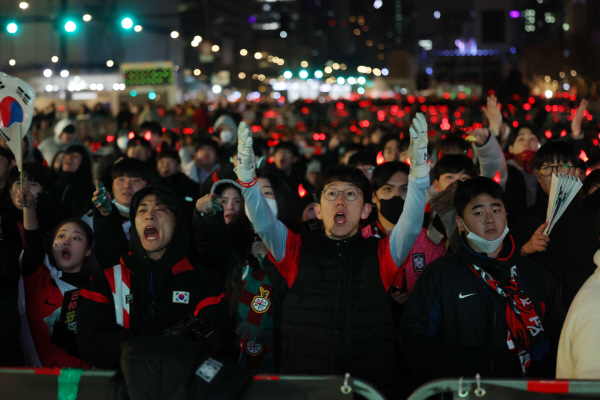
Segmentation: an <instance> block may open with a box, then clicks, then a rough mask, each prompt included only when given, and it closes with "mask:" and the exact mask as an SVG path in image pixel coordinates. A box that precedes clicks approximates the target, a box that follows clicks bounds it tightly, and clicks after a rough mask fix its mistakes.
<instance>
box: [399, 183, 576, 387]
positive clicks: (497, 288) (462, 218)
mask: <svg viewBox="0 0 600 400" xmlns="http://www.w3.org/2000/svg"><path fill="white" fill-rule="evenodd" d="M503 197H504V192H503V190H502V188H501V187H500V185H498V184H497V183H495V182H494V181H493V180H491V179H489V178H485V177H477V178H473V179H469V180H467V181H465V182H462V183H460V182H459V183H458V184H457V189H456V192H455V194H454V205H455V207H456V210H457V212H458V216H457V217H456V223H457V225H458V229H459V231H460V238H459V243H460V247H459V251H458V252H457V253H455V254H452V253H451V254H447V255H445V256H444V257H441V258H439V259H437V260H436V261H434V262H433V263H431V264H430V265H429V266H428V267H427V268H426V269H425V271H424V272H423V274H421V276H420V277H419V280H418V281H417V283H416V285H415V287H414V290H413V292H412V295H411V296H410V298H409V300H408V302H407V304H406V307H405V310H404V314H403V316H402V320H401V322H400V335H401V338H402V346H403V353H404V356H405V358H406V361H407V363H408V365H410V366H411V367H412V368H413V372H415V375H416V376H419V377H422V378H423V379H426V380H431V379H437V378H441V377H446V378H447V377H453V376H456V377H458V376H474V375H475V374H477V373H479V374H481V376H482V377H485V378H491V377H494V378H500V377H502V378H517V377H538V378H553V377H554V369H555V367H556V350H557V346H558V339H559V336H560V330H561V327H562V323H563V321H564V317H565V309H564V306H563V303H562V300H561V298H560V296H559V294H558V286H557V284H556V282H555V280H554V279H553V277H552V276H551V275H550V274H549V273H547V272H546V271H545V270H544V269H543V268H542V266H540V265H539V264H537V263H535V262H532V261H531V260H529V259H527V258H526V257H523V256H521V255H520V254H519V251H518V249H515V244H514V240H513V238H512V236H511V235H510V234H509V230H508V228H507V225H506V210H505V208H504V202H503Z"/></svg>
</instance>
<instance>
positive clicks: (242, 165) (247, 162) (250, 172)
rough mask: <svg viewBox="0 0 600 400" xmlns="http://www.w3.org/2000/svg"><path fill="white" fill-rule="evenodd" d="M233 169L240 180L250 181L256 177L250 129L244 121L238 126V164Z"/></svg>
mask: <svg viewBox="0 0 600 400" xmlns="http://www.w3.org/2000/svg"><path fill="white" fill-rule="evenodd" d="M234 171H235V173H236V174H237V177H238V179H239V180H240V181H241V182H250V181H252V180H253V179H254V178H255V177H256V169H255V168H254V151H253V150H252V131H251V130H250V127H249V126H248V125H246V123H245V122H242V123H240V126H239V127H238V166H237V167H235V169H234Z"/></svg>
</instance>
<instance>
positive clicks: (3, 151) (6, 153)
mask: <svg viewBox="0 0 600 400" xmlns="http://www.w3.org/2000/svg"><path fill="white" fill-rule="evenodd" d="M0 156H1V157H4V158H6V159H7V160H8V161H9V162H11V161H13V160H14V159H15V155H14V154H13V152H12V151H11V150H10V149H7V148H6V147H3V146H0Z"/></svg>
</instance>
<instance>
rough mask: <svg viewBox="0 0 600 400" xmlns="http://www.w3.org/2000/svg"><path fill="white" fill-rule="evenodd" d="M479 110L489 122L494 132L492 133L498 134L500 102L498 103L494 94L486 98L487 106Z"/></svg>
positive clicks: (500, 118)
mask: <svg viewBox="0 0 600 400" xmlns="http://www.w3.org/2000/svg"><path fill="white" fill-rule="evenodd" d="M481 110H482V111H483V114H484V115H485V117H486V118H487V119H488V121H489V122H490V130H491V131H492V132H494V135H498V134H499V133H500V125H502V113H501V112H500V104H498V99H497V98H496V96H489V97H488V98H487V107H484V108H482V109H481Z"/></svg>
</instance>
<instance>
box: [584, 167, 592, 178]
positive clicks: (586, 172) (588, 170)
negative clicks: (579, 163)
mask: <svg viewBox="0 0 600 400" xmlns="http://www.w3.org/2000/svg"><path fill="white" fill-rule="evenodd" d="M591 173H592V169H591V168H588V169H587V170H586V171H585V176H588V175H589V174H591Z"/></svg>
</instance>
